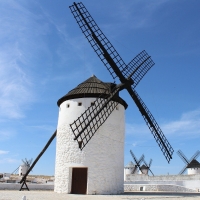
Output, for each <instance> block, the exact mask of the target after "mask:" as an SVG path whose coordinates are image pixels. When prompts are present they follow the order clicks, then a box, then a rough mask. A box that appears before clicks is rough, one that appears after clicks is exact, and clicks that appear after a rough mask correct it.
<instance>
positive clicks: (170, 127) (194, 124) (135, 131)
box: [126, 109, 200, 138]
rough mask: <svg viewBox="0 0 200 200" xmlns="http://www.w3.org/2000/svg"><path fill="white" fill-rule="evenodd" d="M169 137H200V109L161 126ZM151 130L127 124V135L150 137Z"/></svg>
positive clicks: (144, 125) (142, 125) (139, 125)
mask: <svg viewBox="0 0 200 200" xmlns="http://www.w3.org/2000/svg"><path fill="white" fill-rule="evenodd" d="M160 127H161V129H162V131H163V132H164V134H165V135H167V136H173V137H174V136H177V137H180V136H181V135H182V136H183V135H184V136H193V137H195V136H199V134H200V109H197V110H194V111H190V112H186V113H183V114H182V115H181V116H180V119H177V120H174V121H170V122H166V123H164V124H160ZM148 132H149V129H148V127H147V126H146V124H145V123H144V124H126V133H127V134H128V135H133V136H134V137H144V135H145V138H146V137H148V134H147V133H148Z"/></svg>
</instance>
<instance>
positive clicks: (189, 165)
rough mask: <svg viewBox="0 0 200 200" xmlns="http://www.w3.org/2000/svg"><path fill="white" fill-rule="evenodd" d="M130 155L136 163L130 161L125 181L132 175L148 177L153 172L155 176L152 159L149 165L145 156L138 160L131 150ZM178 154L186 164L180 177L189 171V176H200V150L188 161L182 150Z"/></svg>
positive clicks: (125, 172)
mask: <svg viewBox="0 0 200 200" xmlns="http://www.w3.org/2000/svg"><path fill="white" fill-rule="evenodd" d="M130 153H131V156H132V158H133V161H134V163H133V162H132V161H130V162H129V163H128V164H127V165H126V166H125V167H124V180H126V175H130V174H138V173H139V174H144V175H148V174H149V172H151V174H152V175H153V176H154V174H153V172H152V170H151V168H150V167H151V164H152V159H150V162H149V164H147V163H146V161H145V159H144V154H143V155H142V156H141V157H140V158H139V159H137V158H136V156H135V155H134V153H133V152H132V151H131V150H130ZM177 154H178V155H179V157H180V158H181V159H182V160H183V162H184V163H185V166H184V167H183V169H182V170H181V171H180V172H179V175H182V174H184V173H185V172H186V170H187V174H188V175H192V174H200V163H199V162H198V161H197V158H198V156H199V155H200V151H199V150H198V151H197V152H196V153H195V154H194V155H193V156H192V157H191V158H190V159H188V158H187V157H186V156H185V155H184V153H183V152H182V151H181V150H178V151H177ZM141 163H143V164H141Z"/></svg>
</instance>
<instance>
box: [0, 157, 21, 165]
mask: <svg viewBox="0 0 200 200" xmlns="http://www.w3.org/2000/svg"><path fill="white" fill-rule="evenodd" d="M0 163H2V164H5V163H8V164H9V163H20V161H19V160H17V159H13V158H4V159H1V160H0Z"/></svg>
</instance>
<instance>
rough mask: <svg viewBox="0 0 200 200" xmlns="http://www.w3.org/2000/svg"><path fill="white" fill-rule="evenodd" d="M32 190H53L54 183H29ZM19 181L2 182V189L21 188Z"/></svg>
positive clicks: (0, 185)
mask: <svg viewBox="0 0 200 200" xmlns="http://www.w3.org/2000/svg"><path fill="white" fill-rule="evenodd" d="M26 184H27V185H28V188H29V189H30V190H53V189H54V185H53V184H52V185H51V184H33V183H31V184H30V183H27V182H26ZM21 186H22V185H21V184H19V183H0V190H19V189H20V188H21ZM23 187H25V186H23Z"/></svg>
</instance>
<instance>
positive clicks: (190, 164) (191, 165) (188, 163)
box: [177, 150, 200, 175]
mask: <svg viewBox="0 0 200 200" xmlns="http://www.w3.org/2000/svg"><path fill="white" fill-rule="evenodd" d="M177 154H178V155H179V157H180V158H181V159H182V161H183V162H184V163H185V164H186V165H185V166H184V168H183V169H182V170H181V171H180V172H179V175H181V174H183V173H184V172H185V171H186V169H190V168H193V169H194V168H196V169H198V168H200V163H199V162H198V161H197V160H196V159H197V158H198V156H199V155H200V151H199V150H198V151H197V152H196V153H195V154H194V155H193V156H192V157H191V158H190V159H187V157H186V156H185V155H184V154H183V152H182V151H181V150H178V151H177ZM188 174H190V173H188Z"/></svg>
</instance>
